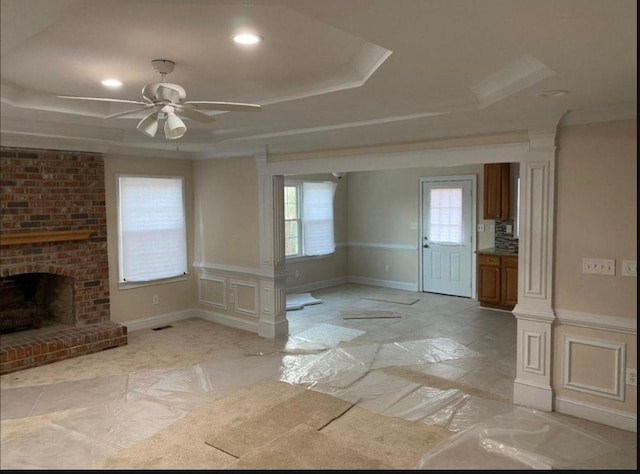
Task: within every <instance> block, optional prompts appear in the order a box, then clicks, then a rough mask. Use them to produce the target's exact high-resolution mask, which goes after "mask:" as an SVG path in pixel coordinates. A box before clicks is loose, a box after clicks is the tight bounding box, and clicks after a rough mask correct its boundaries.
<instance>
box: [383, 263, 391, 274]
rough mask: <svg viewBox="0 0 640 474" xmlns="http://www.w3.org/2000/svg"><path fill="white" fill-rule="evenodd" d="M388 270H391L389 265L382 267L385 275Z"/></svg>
mask: <svg viewBox="0 0 640 474" xmlns="http://www.w3.org/2000/svg"><path fill="white" fill-rule="evenodd" d="M390 270H391V267H390V266H389V265H385V266H384V271H385V273H389V271H390Z"/></svg>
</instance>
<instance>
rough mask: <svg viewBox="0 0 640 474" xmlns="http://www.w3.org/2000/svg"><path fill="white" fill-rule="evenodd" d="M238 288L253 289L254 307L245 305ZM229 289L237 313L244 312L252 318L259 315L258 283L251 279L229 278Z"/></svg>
mask: <svg viewBox="0 0 640 474" xmlns="http://www.w3.org/2000/svg"><path fill="white" fill-rule="evenodd" d="M238 288H249V289H250V290H251V291H253V307H252V308H250V307H243V306H242V301H240V296H239V294H238ZM229 289H230V290H231V299H232V301H231V302H232V303H233V305H234V307H233V309H234V311H235V312H236V313H240V314H244V315H246V316H250V317H252V318H257V317H258V305H259V300H258V284H257V283H253V282H250V281H244V280H236V279H233V278H231V279H229Z"/></svg>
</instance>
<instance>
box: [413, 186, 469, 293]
mask: <svg viewBox="0 0 640 474" xmlns="http://www.w3.org/2000/svg"><path fill="white" fill-rule="evenodd" d="M467 180H468V181H471V299H472V300H476V299H477V295H476V250H477V247H478V243H477V242H478V236H477V228H478V226H477V211H478V193H477V189H478V184H477V183H478V176H477V175H475V174H462V175H447V176H421V177H420V178H418V226H419V227H418V229H419V230H418V242H417V245H418V291H419V292H421V293H423V283H424V282H423V275H424V273H423V265H424V262H423V260H424V256H423V252H422V242H423V240H424V235H423V233H424V223H423V216H424V209H423V202H424V201H423V195H422V194H423V192H422V184H423V183H425V182H444V181H467Z"/></svg>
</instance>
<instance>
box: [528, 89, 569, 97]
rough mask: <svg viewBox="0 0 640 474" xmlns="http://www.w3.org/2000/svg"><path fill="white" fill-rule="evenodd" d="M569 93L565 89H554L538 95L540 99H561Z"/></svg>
mask: <svg viewBox="0 0 640 474" xmlns="http://www.w3.org/2000/svg"><path fill="white" fill-rule="evenodd" d="M568 93H569V91H565V90H563V89H553V90H548V91H542V92H538V93H537V94H536V95H537V96H538V97H561V96H563V95H567V94H568Z"/></svg>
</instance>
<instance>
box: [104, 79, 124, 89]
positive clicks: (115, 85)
mask: <svg viewBox="0 0 640 474" xmlns="http://www.w3.org/2000/svg"><path fill="white" fill-rule="evenodd" d="M102 85H103V86H105V87H106V88H107V89H119V88H121V87H122V81H119V80H118V79H105V80H104V81H102Z"/></svg>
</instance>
